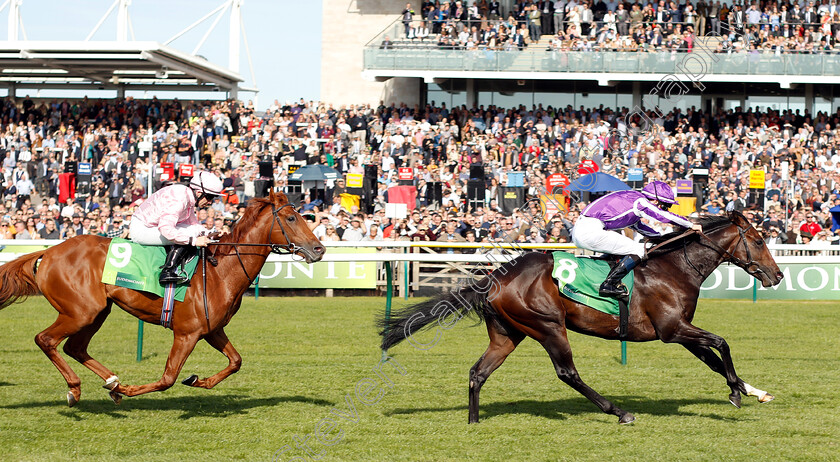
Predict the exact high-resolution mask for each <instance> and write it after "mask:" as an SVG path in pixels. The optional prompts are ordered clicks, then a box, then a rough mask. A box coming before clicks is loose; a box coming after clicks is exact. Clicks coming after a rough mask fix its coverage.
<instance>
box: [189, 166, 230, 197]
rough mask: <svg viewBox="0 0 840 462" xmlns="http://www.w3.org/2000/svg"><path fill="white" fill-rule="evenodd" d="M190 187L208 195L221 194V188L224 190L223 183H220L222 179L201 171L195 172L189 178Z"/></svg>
mask: <svg viewBox="0 0 840 462" xmlns="http://www.w3.org/2000/svg"><path fill="white" fill-rule="evenodd" d="M190 188H192V189H194V190H196V191H198V192H199V193H201V194H206V195H210V196H221V195H222V190H224V185H222V180H220V179H219V177H217V176H216V175H214V174H212V173H210V172H205V171H201V172H198V173H196V174H195V176H193V177H192V180H190Z"/></svg>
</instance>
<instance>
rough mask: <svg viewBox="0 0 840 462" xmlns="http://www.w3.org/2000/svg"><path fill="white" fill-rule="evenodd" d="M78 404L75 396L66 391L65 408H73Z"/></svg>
mask: <svg viewBox="0 0 840 462" xmlns="http://www.w3.org/2000/svg"><path fill="white" fill-rule="evenodd" d="M78 402H79V398H76V395H74V394H73V392H72V391H68V392H67V406H69V407H73V406H75V405H76V403H78Z"/></svg>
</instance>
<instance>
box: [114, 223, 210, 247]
mask: <svg viewBox="0 0 840 462" xmlns="http://www.w3.org/2000/svg"><path fill="white" fill-rule="evenodd" d="M175 227H176V228H181V229H187V230H191V232H190V234H193V235H198V234H199V233H201V232H204V231H206V229H205V228H204V227H203V226H200V225H186V224H185V225H176V226H175ZM129 237H130V238H131V240H132V241H133V242H136V243H138V244H143V245H179V244H177V243H175V242H172V241H170V240H169V239H167V238H165V237H163V235H162V234H161V233H160V230H159V229H158V228H157V226H151V227H150V226H146V224H145V223H141V222H140V220H131V225H129Z"/></svg>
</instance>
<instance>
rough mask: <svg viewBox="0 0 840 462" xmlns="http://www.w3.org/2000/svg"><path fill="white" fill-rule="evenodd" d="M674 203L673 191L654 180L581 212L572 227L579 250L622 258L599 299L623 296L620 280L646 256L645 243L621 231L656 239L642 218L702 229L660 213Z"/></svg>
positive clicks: (601, 288) (675, 215)
mask: <svg viewBox="0 0 840 462" xmlns="http://www.w3.org/2000/svg"><path fill="white" fill-rule="evenodd" d="M676 203H677V201H676V199H674V191H673V190H672V189H671V187H670V186H668V184H667V183H663V182H661V181H653V182H651V183H649V184H648V185H647V186H645V187H644V189H642V191H641V192H639V191H617V192H614V193H610V194H607V195H606V196H603V197H601V198H599V199H597V200H595V201H594V202H592V203H591V204H589V205H588V206H587V207H586V208H585V209H583V212H581V215H580V217H579V218H578V220H577V222H576V223H575V226H574V227H573V228H572V242H574V244H575V245H576V246H578V247H580V248H582V249H588V250H592V251H595V252H602V253H605V254H610V255H624V256H625V257H624V258H622V259H621V261H620V262H619V263H618V264H617V265H616V266H615V267H614V268H613V269H612V270H611V271H610V274H608V275H607V279H606V280H605V281H604V282H603V284H601V287H600V290H599V292H600V295H601V296H602V297H626V296H627V295H628V293H627V287H625V286H624V284H622V283H621V279H622V278H624V276H626V275H627V274H628V273H629V272H630V271H632V270H633V268H635V267H636V265H638V264H639V262H640V261H641V260H642V258H644V255H645V246H644V244H643V243H641V242H636V241H634V240H633V239H630V238H629V237H627V236H625V235H624V234H622V233H621V232H620V231H621V230H622V229H624V228H630V229H633V230H634V231H637V232H639V233H640V234H643V235H645V236H659V235H660V234H659V233H658V232H657V231H656V230H655V229H653V228H651V227H650V226H648V225H646V224H644V223H643V222H642V221H641V220H642V218H647V219H648V220H652V221H658V222H660V223H673V224H675V225H678V226H682V227H683V228H691V229H695V230H697V231H702V230H703V228H702V227H701V226H700V225H699V224H695V223H692V222H690V221H688V220H687V219H686V218H684V217H681V216H680V215H677V214H674V213H671V212H667V211H665V210H662V209H663V208H667V207H668V206H669V205H673V204H676Z"/></svg>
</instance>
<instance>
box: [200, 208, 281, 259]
mask: <svg viewBox="0 0 840 462" xmlns="http://www.w3.org/2000/svg"><path fill="white" fill-rule="evenodd" d="M270 205H271V199H270V198H268V197H255V198H253V199H251V200H250V201H248V206H247V207H246V208H245V211H244V212H243V213H242V218H240V219H239V220H237V222H236V224H235V225H233V229H231V230H230V234H226V235H224V236H222V237H221V238H219V243H220V244H231V243H234V242H242V239H243V238H244V237H245V233H247V232H248V231H249V230H251V228H253V227H254V225H255V224H256V222H257V218H259V216H260V214H261V213H262V211H263V209H265V208H266V207H269V206H270ZM215 250H216V251H215V252H214V255H218V254H224V253H227V252H229V251H230V250H231V249H230V248H229V246H223V245H217V246H216V249H215Z"/></svg>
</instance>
